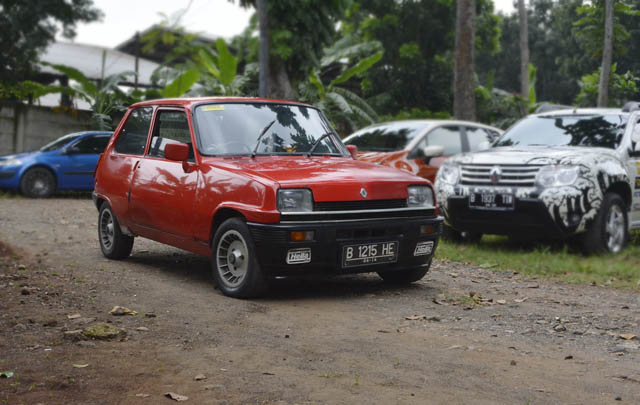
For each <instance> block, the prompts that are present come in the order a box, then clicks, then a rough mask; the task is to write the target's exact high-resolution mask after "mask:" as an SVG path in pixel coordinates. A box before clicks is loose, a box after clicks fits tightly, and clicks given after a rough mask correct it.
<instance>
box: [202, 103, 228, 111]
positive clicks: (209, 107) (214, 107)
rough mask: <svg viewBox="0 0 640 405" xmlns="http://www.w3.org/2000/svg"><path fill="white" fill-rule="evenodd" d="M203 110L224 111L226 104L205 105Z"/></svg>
mask: <svg viewBox="0 0 640 405" xmlns="http://www.w3.org/2000/svg"><path fill="white" fill-rule="evenodd" d="M202 110H203V111H224V106H223V105H220V104H217V105H205V106H204V107H202Z"/></svg>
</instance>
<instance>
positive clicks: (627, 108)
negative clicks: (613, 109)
mask: <svg viewBox="0 0 640 405" xmlns="http://www.w3.org/2000/svg"><path fill="white" fill-rule="evenodd" d="M636 110H640V103H639V102H637V101H629V102H628V103H627V104H625V105H624V107H622V112H632V111H636Z"/></svg>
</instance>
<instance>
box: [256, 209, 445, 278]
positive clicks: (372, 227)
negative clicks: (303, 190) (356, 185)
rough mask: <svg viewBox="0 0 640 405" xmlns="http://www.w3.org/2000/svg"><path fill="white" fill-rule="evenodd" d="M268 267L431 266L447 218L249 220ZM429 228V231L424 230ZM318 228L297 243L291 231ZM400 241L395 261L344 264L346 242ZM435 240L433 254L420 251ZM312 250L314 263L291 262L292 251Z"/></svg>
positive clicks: (290, 272)
mask: <svg viewBox="0 0 640 405" xmlns="http://www.w3.org/2000/svg"><path fill="white" fill-rule="evenodd" d="M247 225H248V226H249V229H250V231H251V236H252V238H253V242H254V244H255V246H256V250H257V256H258V261H259V262H260V265H261V267H262V269H263V270H264V271H265V272H267V273H268V274H270V275H272V276H305V275H311V274H348V273H364V272H387V271H394V270H410V269H416V268H420V267H425V266H426V267H428V266H429V265H430V263H431V259H432V257H433V254H434V253H435V250H436V247H437V245H438V237H439V236H440V234H441V232H442V218H441V217H412V218H393V219H384V218H382V219H362V220H344V221H331V220H329V221H296V222H287V223H279V224H260V223H251V222H250V223H248V224H247ZM421 230H422V232H425V233H421ZM294 231H313V233H314V238H313V240H310V241H302V242H292V241H290V233H291V232H294ZM393 241H397V242H398V255H397V260H396V261H395V262H394V263H384V264H383V263H379V264H367V265H361V266H357V267H346V268H343V258H342V254H343V247H344V246H346V245H356V244H365V243H377V242H393ZM429 241H432V242H433V249H432V251H431V253H430V254H426V255H416V247H417V245H418V243H420V242H429ZM298 249H309V250H310V255H311V257H310V261H309V262H308V263H299V264H288V263H287V255H288V253H289V251H291V250H294V251H295V250H298Z"/></svg>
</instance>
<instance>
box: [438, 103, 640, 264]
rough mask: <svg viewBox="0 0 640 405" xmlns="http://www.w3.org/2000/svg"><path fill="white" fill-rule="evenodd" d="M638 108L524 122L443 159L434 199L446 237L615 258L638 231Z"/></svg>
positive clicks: (543, 115)
mask: <svg viewBox="0 0 640 405" xmlns="http://www.w3.org/2000/svg"><path fill="white" fill-rule="evenodd" d="M639 106H640V104H638V103H629V104H627V105H626V106H625V107H624V108H623V109H570V110H558V111H552V112H545V113H539V114H534V115H530V116H528V117H526V118H524V119H522V120H520V121H519V122H518V123H516V124H515V125H514V126H513V127H512V128H510V129H509V130H508V131H507V132H506V133H505V134H504V135H503V136H502V137H500V138H499V139H498V140H497V141H496V142H495V143H494V144H493V146H492V147H491V148H489V149H487V150H483V151H479V152H474V153H466V154H462V155H457V156H454V157H452V158H450V159H448V160H447V161H446V162H445V164H444V165H443V166H442V167H441V169H440V170H439V172H438V175H437V177H436V193H437V197H438V202H439V203H440V204H441V207H442V211H443V213H444V217H445V221H446V224H447V225H448V226H449V227H450V228H449V231H450V232H453V234H454V235H464V234H466V235H467V236H468V237H470V238H474V237H475V238H477V237H478V236H480V235H482V234H502V235H512V236H516V237H522V236H527V237H543V238H556V239H567V238H569V237H574V236H576V237H577V238H579V239H580V242H581V245H582V247H583V250H584V251H585V253H597V252H606V251H609V252H612V253H617V252H619V251H620V250H622V249H623V248H624V246H625V244H626V243H627V241H628V238H629V229H631V228H640V123H639V122H638V121H639V119H640V111H639V108H638V107H639Z"/></svg>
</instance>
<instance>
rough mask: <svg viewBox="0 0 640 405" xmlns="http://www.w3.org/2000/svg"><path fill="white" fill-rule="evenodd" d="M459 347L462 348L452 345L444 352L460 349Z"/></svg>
mask: <svg viewBox="0 0 640 405" xmlns="http://www.w3.org/2000/svg"><path fill="white" fill-rule="evenodd" d="M461 347H462V346H460V345H453V346H449V347H447V348H446V349H445V350H452V349H460V348H461Z"/></svg>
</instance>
